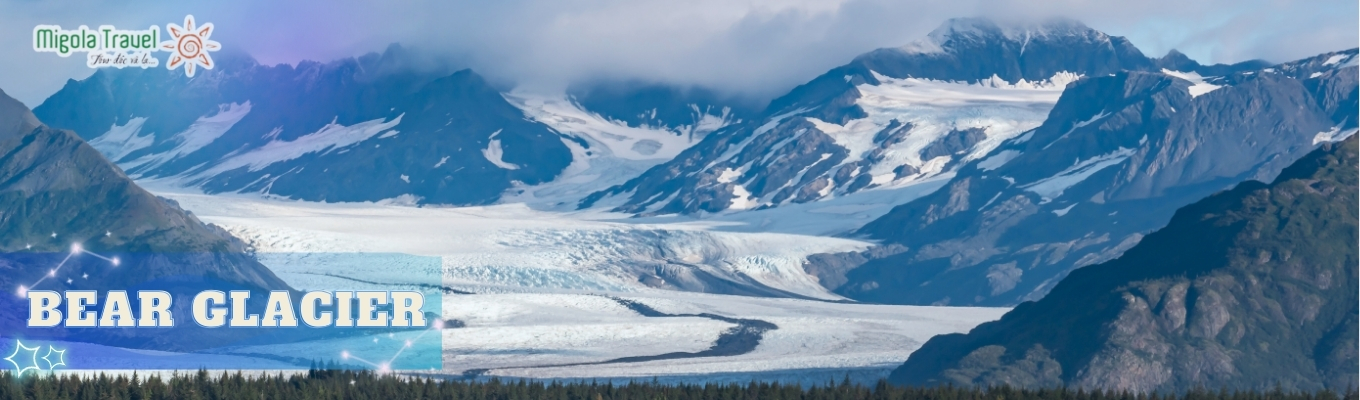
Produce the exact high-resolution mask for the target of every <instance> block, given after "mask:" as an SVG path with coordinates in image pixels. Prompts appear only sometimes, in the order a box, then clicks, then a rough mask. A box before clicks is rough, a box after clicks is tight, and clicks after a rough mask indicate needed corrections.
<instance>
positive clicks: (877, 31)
mask: <svg viewBox="0 0 1360 400" xmlns="http://www.w3.org/2000/svg"><path fill="white" fill-rule="evenodd" d="M1358 3H1360V2H1357V1H1356V0H1309V1H1304V0H1204V1H1196V0H1189V1H1187V0H1139V1H1094V0H1052V1H1020V0H950V1H903V0H897V1H892V0H674V1H660V0H490V1H466V0H395V1H392V0H389V1H381V2H370V1H354V0H335V1H310V2H290V1H280V0H235V1H214V2H198V1H176V2H152V1H62V0H58V1H36V0H17V1H16V0H0V51H3V52H4V55H3V56H0V89H3V90H5V91H6V92H8V93H9V94H10V95H12V96H14V97H16V98H18V99H19V100H21V101H23V102H24V103H26V104H28V105H29V106H36V105H37V104H39V103H41V102H42V100H43V99H45V98H46V97H47V96H49V95H51V94H52V93H54V92H55V91H56V90H58V89H60V88H61V86H62V85H63V84H64V83H65V81H66V80H67V79H71V78H74V79H83V78H85V77H88V76H89V74H90V73H92V70H91V69H89V68H87V67H86V66H85V61H84V57H83V54H77V55H75V56H72V57H70V58H61V57H58V56H57V55H55V54H53V53H36V52H34V51H33V50H32V45H31V42H32V32H33V27H34V25H38V24H57V25H61V26H62V27H63V28H66V29H73V28H76V27H78V26H79V25H82V24H83V25H89V26H90V27H92V28H93V27H97V26H99V25H105V24H108V25H115V26H117V27H119V28H121V29H145V28H146V27H147V26H150V25H157V26H160V27H162V28H164V27H165V25H166V24H167V23H171V22H174V23H180V21H182V20H183V18H184V15H185V14H193V15H194V16H195V17H196V18H197V19H198V21H199V22H200V23H203V22H212V23H213V24H214V25H215V27H216V31H215V33H213V36H212V38H213V39H214V40H217V41H218V42H220V43H222V46H223V47H224V48H233V49H239V50H244V51H246V52H248V53H250V54H252V55H254V56H255V58H256V59H258V60H259V61H260V62H262V63H266V64H275V63H295V62H297V61H299V60H306V59H311V60H323V61H324V60H332V59H336V58H340V57H350V56H356V55H360V54H363V53H366V52H370V51H381V50H382V49H383V48H385V47H386V46H387V45H388V44H390V43H394V42H399V43H402V44H403V45H405V46H407V47H411V48H414V49H417V50H420V51H422V52H425V53H428V54H440V55H442V56H447V57H449V58H450V59H456V60H459V61H458V63H460V64H462V65H459V66H460V67H464V66H465V67H472V68H473V69H474V70H476V71H478V72H479V73H481V74H483V75H487V76H489V77H492V78H493V79H497V80H500V81H514V82H520V83H523V84H532V85H541V86H544V87H554V86H560V85H563V84H565V83H569V82H572V81H574V80H580V79H589V78H602V77H603V78H616V79H641V80H650V81H661V82H668V83H677V84H697V85H704V86H709V87H713V88H716V89H719V90H725V91H729V92H730V93H737V94H744V95H748V96H756V97H762V98H767V97H770V96H773V95H778V94H781V93H782V92H784V91H786V90H788V89H789V88H791V87H792V86H794V85H797V84H799V83H802V82H804V81H806V80H808V79H810V78H812V77H815V76H816V75H818V74H820V73H821V72H824V71H826V70H827V69H830V68H832V67H835V66H837V65H840V64H843V63H845V62H846V61H848V60H849V59H851V58H852V57H854V56H855V55H858V54H860V53H863V52H866V51H869V50H872V49H875V48H879V47H889V46H899V45H902V44H906V43H907V42H910V41H912V40H915V39H918V38H920V37H922V36H924V35H925V34H926V33H927V32H929V31H930V30H931V29H934V28H935V27H936V26H938V25H939V24H940V23H941V22H942V21H944V20H946V19H948V18H951V17H962V16H1007V17H1013V16H1016V15H1033V16H1051V15H1060V16H1066V17H1072V18H1076V19H1078V20H1081V21H1083V22H1085V23H1086V24H1087V25H1090V26H1091V27H1093V28H1096V29H1099V30H1102V31H1105V32H1106V33H1109V34H1112V35H1120V36H1126V37H1128V38H1129V39H1130V40H1132V41H1133V43H1134V44H1135V45H1137V46H1138V47H1139V48H1140V49H1142V50H1143V52H1144V53H1146V54H1148V55H1150V56H1161V55H1163V54H1165V53H1166V52H1167V51H1168V50H1170V49H1173V48H1175V49H1179V50H1181V51H1182V52H1184V53H1186V54H1188V55H1190V57H1192V58H1195V59H1197V60H1199V61H1201V62H1206V63H1214V62H1237V61H1242V60H1247V59H1253V58H1264V59H1266V60H1269V61H1287V60H1291V59H1297V58H1302V57H1306V56H1309V55H1313V54H1317V53H1322V52H1326V51H1333V50H1341V49H1347V48H1352V47H1356V46H1357V41H1360V33H1358V32H1360V23H1358V22H1357V20H1358V19H1360V10H1358V8H1360V7H1358V6H1357V4H1358Z"/></svg>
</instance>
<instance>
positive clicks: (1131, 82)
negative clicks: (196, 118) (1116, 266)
mask: <svg viewBox="0 0 1360 400" xmlns="http://www.w3.org/2000/svg"><path fill="white" fill-rule="evenodd" d="M1356 52H1357V51H1356V50H1354V49H1352V50H1348V51H1344V52H1337V53H1328V54H1323V55H1319V56H1317V57H1312V58H1309V59H1305V60H1300V61H1296V62H1291V63H1286V64H1281V65H1277V66H1273V67H1269V68H1264V69H1261V70H1256V71H1241V72H1237V73H1234V74H1232V75H1228V76H1224V77H1201V76H1200V75H1199V74H1197V73H1194V72H1180V71H1172V70H1167V69H1163V70H1161V71H1156V72H1144V71H1126V72H1119V73H1116V74H1112V75H1106V76H1092V77H1087V78H1084V79H1081V80H1079V81H1077V82H1075V83H1073V84H1072V85H1070V86H1068V88H1067V90H1066V91H1064V92H1063V94H1062V97H1061V99H1059V100H1058V102H1057V104H1056V105H1055V106H1054V108H1053V110H1052V112H1051V113H1050V114H1049V116H1048V118H1047V119H1046V120H1045V121H1044V122H1043V124H1042V125H1040V126H1039V127H1038V128H1036V129H1033V130H1029V131H1026V132H1025V133H1024V134H1023V135H1020V136H1018V137H1014V138H1011V139H1009V140H1007V141H1005V142H1004V143H1002V144H1000V145H999V146H997V147H996V148H995V150H993V151H991V152H990V153H989V155H987V156H986V157H982V158H979V159H976V160H974V161H971V162H968V163H967V164H965V165H963V166H962V167H960V168H959V169H958V173H957V175H956V176H954V177H953V179H952V180H951V181H950V182H949V183H948V184H946V185H945V186H944V187H943V188H942V189H940V190H939V191H936V192H934V193H932V194H930V195H927V196H924V197H921V198H919V199H916V200H914V201H912V202H910V203H907V204H903V205H900V206H898V207H896V208H894V209H893V210H892V211H891V212H889V213H888V214H887V215H884V216H883V217H881V218H879V219H878V220H875V221H874V222H872V223H869V224H868V225H866V226H865V227H864V228H863V229H861V230H860V231H859V233H862V234H865V235H868V236H871V237H873V238H875V239H878V240H880V241H882V242H883V243H884V244H885V245H884V246H882V247H880V248H877V249H874V250H871V251H869V252H864V253H856V254H842V255H827V256H818V257H813V259H814V261H815V262H814V264H817V265H812V266H810V267H809V270H810V271H815V272H816V273H818V274H819V275H821V276H822V278H823V282H824V283H832V282H834V285H835V286H837V292H838V293H841V294H843V295H846V296H848V297H851V298H855V299H861V300H867V301H876V302H891V303H906V304H949V305H970V304H971V305H994V304H1015V303H1017V302H1020V301H1024V300H1034V299H1038V298H1039V297H1041V296H1043V295H1044V294H1045V293H1047V292H1048V290H1049V289H1050V288H1052V287H1053V285H1054V284H1056V283H1057V282H1058V281H1059V280H1060V279H1062V278H1063V277H1064V276H1066V274H1067V273H1068V272H1070V271H1072V270H1073V269H1075V268H1080V267H1082V266H1086V265H1091V264H1096V263H1100V262H1103V261H1106V260H1110V259H1113V258H1114V257H1117V256H1118V255H1119V254H1121V253H1122V252H1123V251H1125V250H1127V249H1128V248H1130V247H1131V246H1133V245H1135V244H1137V243H1138V241H1139V240H1140V239H1141V238H1142V236H1143V235H1144V234H1146V233H1147V232H1149V231H1151V230H1153V229H1157V228H1160V227H1162V226H1164V225H1165V224H1166V223H1167V221H1168V220H1170V218H1171V216H1172V213H1173V212H1174V211H1175V209H1176V208H1178V207H1181V206H1184V205H1186V204H1190V203H1191V202H1193V201H1195V200H1198V199H1200V198H1203V197H1205V196H1207V195H1209V194H1212V193H1214V192H1216V191H1219V190H1223V189H1225V188H1228V187H1231V186H1232V185H1234V184H1236V183H1239V182H1242V181H1244V180H1250V179H1255V180H1261V181H1270V180H1271V179H1273V178H1274V177H1275V175H1276V174H1278V173H1279V171H1280V170H1281V169H1282V168H1284V167H1285V166H1287V165H1289V164H1290V163H1292V162H1294V161H1295V160H1297V159H1299V158H1300V157H1302V156H1303V155H1304V154H1306V153H1308V152H1309V151H1311V150H1313V149H1315V148H1317V146H1318V145H1319V144H1321V143H1324V142H1333V141H1337V140H1340V139H1343V138H1345V137H1348V136H1350V135H1352V134H1354V133H1355V131H1356V123H1355V121H1356V119H1357V116H1356V113H1357V110H1356V103H1355V102H1356V99H1357V97H1360V96H1357V82H1358V80H1357V68H1356V58H1357V56H1356ZM1169 256H1170V255H1169ZM846 271H848V273H847V272H846Z"/></svg>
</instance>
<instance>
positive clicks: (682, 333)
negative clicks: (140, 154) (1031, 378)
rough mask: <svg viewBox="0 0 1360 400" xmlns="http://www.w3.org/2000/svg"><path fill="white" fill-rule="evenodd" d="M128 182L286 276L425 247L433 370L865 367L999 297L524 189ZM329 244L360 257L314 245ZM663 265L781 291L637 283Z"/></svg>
mask: <svg viewBox="0 0 1360 400" xmlns="http://www.w3.org/2000/svg"><path fill="white" fill-rule="evenodd" d="M143 184H144V185H146V186H149V187H150V188H151V189H152V190H153V192H156V193H157V194H158V195H161V196H163V197H167V198H170V199H173V200H175V201H177V202H178V203H179V204H180V206H181V207H183V208H184V209H186V210H189V211H191V212H193V213H194V215H196V216H197V217H198V218H200V219H201V220H203V221H204V222H207V223H212V224H216V225H219V226H222V227H223V228H225V229H226V230H228V231H230V232H231V233H232V234H234V235H236V236H237V237H240V238H242V239H243V240H245V241H247V242H248V243H250V244H251V245H252V246H254V247H255V249H256V251H257V254H258V256H259V258H260V260H261V262H263V263H264V264H265V265H267V266H269V267H270V268H271V269H273V270H274V271H275V273H276V274H278V275H279V276H280V277H281V278H283V279H284V280H285V281H287V282H288V283H289V284H290V285H292V286H294V287H295V288H298V289H324V288H326V287H328V286H332V285H333V284H335V283H337V282H339V281H338V280H345V281H349V283H351V284H352V283H353V282H366V283H367V284H373V285H377V286H379V287H381V286H383V285H390V286H391V287H392V288H394V289H395V288H399V287H402V286H403V285H405V284H410V283H412V282H407V280H409V279H407V278H406V277H410V276H419V275H422V274H428V273H429V272H430V271H427V269H429V268H431V267H430V263H424V262H412V261H411V260H412V259H413V258H412V257H404V256H403V255H412V256H421V257H419V258H423V259H427V260H428V259H429V258H430V257H437V258H438V259H439V261H438V263H437V264H438V268H439V269H441V271H440V273H441V274H442V277H443V278H442V280H443V282H442V284H443V286H444V287H446V288H448V289H449V290H448V291H447V292H446V293H447V294H445V295H444V297H443V302H442V304H441V306H442V313H443V317H444V318H445V319H446V320H448V321H456V322H453V325H451V326H457V325H461V326H460V327H457V328H448V329H445V330H443V331H442V334H443V343H444V344H443V353H444V354H443V365H444V370H443V371H438V372H435V374H437V375H441V376H445V377H454V378H459V379H475V378H487V377H507V378H532V379H611V380H618V381H626V380H631V379H647V380H650V379H653V378H654V377H655V378H657V379H660V380H664V381H671V382H696V381H706V382H709V381H726V382H743V381H746V380H750V379H764V380H779V381H785V382H802V383H807V384H813V383H824V382H826V381H827V380H840V379H843V378H845V377H850V378H851V379H852V380H856V381H861V382H873V381H874V380H877V379H879V378H882V377H885V376H886V374H887V373H888V372H890V371H891V370H892V368H894V367H896V366H897V365H900V364H901V363H902V361H904V360H906V358H907V356H908V355H909V354H910V353H911V352H912V351H914V350H915V349H916V348H917V347H919V346H920V345H921V344H923V343H925V341H926V340H928V339H929V338H930V337H932V336H934V335H938V334H942V333H951V332H966V331H968V330H969V329H972V328H973V327H974V326H976V325H977V324H980V323H982V322H986V321H990V320H995V319H997V318H999V317H1000V316H1001V314H1003V313H1004V312H1005V311H1006V309H1002V308H959V307H921V306H892V305H871V304H857V303H853V302H850V301H847V300H845V299H844V298H841V297H840V296H838V295H836V294H834V293H831V292H830V291H828V290H826V289H825V288H823V287H821V286H820V285H819V284H818V283H817V282H816V280H815V278H814V277H812V276H810V275H808V274H806V273H805V272H803V270H802V263H803V261H804V259H805V257H806V256H807V255H810V254H815V253H825V252H844V251H854V250H861V249H864V248H866V247H867V246H868V245H870V243H868V242H864V241H859V240H853V239H845V238H837V237H829V236H817V235H809V234H797V233H769V232H741V231H730V230H719V229H715V226H714V225H712V224H705V223H697V222H694V221H689V222H686V221H675V222H674V223H668V222H665V221H664V220H663V219H647V220H645V221H639V220H638V219H627V218H622V217H621V216H620V215H617V214H609V213H602V212H598V211H584V212H577V213H563V212H546V211H536V210H533V209H531V208H529V207H527V206H524V205H522V204H505V205H494V206H485V207H456V208H455V207H411V206H406V205H397V204H385V203H315V202H301V201H293V200H280V199H270V198H262V197H259V196H258V195H242V194H219V195H205V194H200V193H190V192H188V191H186V190H183V189H169V188H164V187H158V186H157V185H156V184H155V183H154V182H145V183H143ZM336 253H365V254H367V256H366V257H360V258H345V259H346V260H349V262H337V261H336V259H334V258H330V259H328V258H326V257H325V256H315V255H317V254H336ZM354 260H364V261H362V262H354ZM663 264H664V265H665V267H664V268H692V269H695V270H700V271H703V272H704V273H706V274H709V275H711V276H715V277H718V278H722V279H732V280H733V282H739V283H740V282H746V283H747V284H750V285H753V286H758V287H764V288H768V289H772V290H777V291H779V292H781V293H785V294H787V295H788V296H784V297H756V296H740V295H729V294H717V293H701V292H693V291H684V290H677V289H674V288H659V287H656V286H655V285H649V284H645V283H643V282H642V281H644V280H646V279H643V278H644V277H646V276H648V275H649V274H652V273H653V272H655V269H656V268H659V267H657V266H658V265H663ZM422 373H428V372H424V371H422Z"/></svg>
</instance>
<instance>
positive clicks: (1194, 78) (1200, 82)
mask: <svg viewBox="0 0 1360 400" xmlns="http://www.w3.org/2000/svg"><path fill="white" fill-rule="evenodd" d="M1162 73H1163V74H1167V75H1170V76H1172V77H1175V78H1179V79H1183V80H1186V81H1189V82H1190V83H1191V85H1190V89H1189V91H1190V97H1199V96H1200V95H1203V94H1205V93H1209V92H1212V91H1215V90H1218V88H1221V87H1222V86H1219V85H1215V84H1212V83H1207V82H1205V81H1204V79H1205V78H1204V77H1201V76H1199V73H1198V72H1193V71H1192V72H1180V71H1172V70H1169V69H1166V68H1162Z"/></svg>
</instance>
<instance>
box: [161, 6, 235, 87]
mask: <svg viewBox="0 0 1360 400" xmlns="http://www.w3.org/2000/svg"><path fill="white" fill-rule="evenodd" d="M165 29H166V30H168V31H170V37H171V40H167V41H164V42H161V48H162V49H166V50H169V51H172V52H174V54H172V55H171V56H170V62H169V63H168V64H166V67H167V68H169V69H172V70H173V69H175V68H178V67H179V66H180V64H184V74H185V75H188V76H189V77H190V78H193V77H194V71H195V69H196V66H199V67H203V68H207V69H212V68H213V60H212V57H211V56H208V52H209V51H217V50H219V49H221V48H222V45H221V44H220V43H217V42H216V41H212V40H208V37H209V36H212V31H213V24H212V23H206V24H203V26H199V27H197V30H195V26H194V16H193V15H186V16H184V26H182V27H181V26H179V25H175V24H173V23H170V24H166V26H165Z"/></svg>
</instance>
